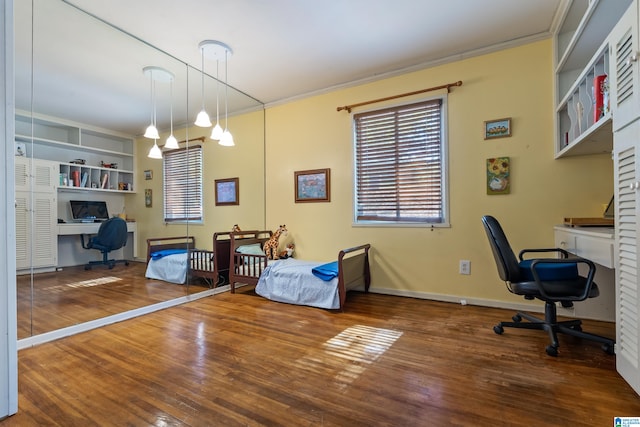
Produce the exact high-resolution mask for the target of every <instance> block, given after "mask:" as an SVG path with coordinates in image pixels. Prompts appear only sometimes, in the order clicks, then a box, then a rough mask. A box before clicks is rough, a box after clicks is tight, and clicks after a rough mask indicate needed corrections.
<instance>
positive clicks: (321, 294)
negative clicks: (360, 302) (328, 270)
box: [256, 258, 340, 309]
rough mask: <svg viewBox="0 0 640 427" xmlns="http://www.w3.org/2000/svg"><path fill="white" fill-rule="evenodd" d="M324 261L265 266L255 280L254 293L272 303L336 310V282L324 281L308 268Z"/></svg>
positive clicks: (336, 280) (289, 259)
mask: <svg viewBox="0 0 640 427" xmlns="http://www.w3.org/2000/svg"><path fill="white" fill-rule="evenodd" d="M323 264H326V263H324V262H315V261H302V260H297V259H294V258H288V259H284V260H280V261H279V262H276V263H272V264H269V265H268V266H267V268H265V270H264V272H263V273H262V275H261V276H260V279H258V284H257V285H256V293H257V294H258V295H260V296H262V297H264V298H267V299H270V300H272V301H278V302H285V303H289V304H298V305H308V306H311V307H318V308H327V309H337V308H340V295H339V294H338V279H337V278H335V279H332V280H330V281H324V280H322V279H319V278H317V277H316V276H314V275H313V273H311V269H313V268H314V267H318V266H320V265H323Z"/></svg>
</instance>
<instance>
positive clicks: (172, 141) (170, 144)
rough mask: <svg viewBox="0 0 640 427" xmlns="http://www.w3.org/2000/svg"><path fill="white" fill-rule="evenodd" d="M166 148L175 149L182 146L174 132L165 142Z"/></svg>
mask: <svg viewBox="0 0 640 427" xmlns="http://www.w3.org/2000/svg"><path fill="white" fill-rule="evenodd" d="M164 148H166V149H168V150H175V149H176V148H180V146H179V145H178V140H177V139H176V137H175V136H173V134H171V135H169V138H167V142H165V143H164Z"/></svg>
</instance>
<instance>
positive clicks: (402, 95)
mask: <svg viewBox="0 0 640 427" xmlns="http://www.w3.org/2000/svg"><path fill="white" fill-rule="evenodd" d="M452 86H462V80H458V81H457V82H455V83H448V84H446V85H441V86H434V87H430V88H428V89H422V90H416V91H415V92H407V93H402V94H400V95H394V96H388V97H386V98H379V99H374V100H372V101H365V102H359V103H357V104H351V105H345V106H344V107H338V108H337V111H342V110H347V111H348V112H349V113H350V112H351V109H352V108H355V107H361V106H363V105H368V104H374V103H376V102H382V101H389V100H390V99H397V98H402V97H405V96H411V95H417V94H419V93H424V92H431V91H432V90H438V89H447V92H449V89H450V88H451V87H452Z"/></svg>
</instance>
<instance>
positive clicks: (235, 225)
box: [231, 224, 242, 233]
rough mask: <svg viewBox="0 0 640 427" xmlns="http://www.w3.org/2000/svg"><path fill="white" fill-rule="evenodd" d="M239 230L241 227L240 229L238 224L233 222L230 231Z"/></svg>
mask: <svg viewBox="0 0 640 427" xmlns="http://www.w3.org/2000/svg"><path fill="white" fill-rule="evenodd" d="M239 231H242V229H240V226H239V225H238V224H233V227H231V232H232V233H237V232H239Z"/></svg>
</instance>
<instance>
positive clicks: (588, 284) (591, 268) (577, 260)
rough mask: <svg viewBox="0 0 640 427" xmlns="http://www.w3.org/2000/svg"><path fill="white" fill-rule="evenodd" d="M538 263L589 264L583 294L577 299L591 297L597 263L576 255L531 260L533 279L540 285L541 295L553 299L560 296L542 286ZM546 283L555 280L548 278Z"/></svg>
mask: <svg viewBox="0 0 640 427" xmlns="http://www.w3.org/2000/svg"><path fill="white" fill-rule="evenodd" d="M538 264H585V265H587V266H588V267H589V272H588V274H587V278H586V282H585V286H584V289H583V291H582V294H580V295H579V296H578V297H577V298H576V299H575V300H576V301H583V300H585V299H587V298H588V297H589V294H590V292H591V286H592V285H593V278H594V276H595V274H596V265H595V264H594V263H593V262H592V261H590V260H588V259H586V258H580V257H574V258H571V259H557V258H540V259H536V260H533V261H532V262H531V267H530V268H531V274H532V275H533V279H534V280H535V283H536V286H538V291H539V292H540V295H541V296H543V297H544V298H547V299H550V300H553V299H556V298H558V295H549V294H548V293H547V292H546V291H545V289H544V286H542V281H541V280H540V277H539V276H538V272H537V271H536V265H538ZM546 283H548V284H553V281H551V280H548V281H546Z"/></svg>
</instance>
